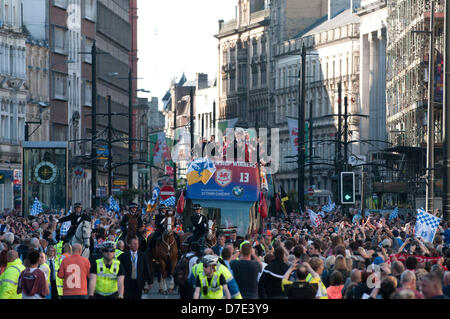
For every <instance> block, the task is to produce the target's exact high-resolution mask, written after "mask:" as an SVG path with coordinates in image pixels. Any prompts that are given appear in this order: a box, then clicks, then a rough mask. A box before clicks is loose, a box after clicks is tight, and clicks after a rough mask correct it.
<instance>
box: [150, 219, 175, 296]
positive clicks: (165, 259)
mask: <svg viewBox="0 0 450 319" xmlns="http://www.w3.org/2000/svg"><path fill="white" fill-rule="evenodd" d="M174 229H175V216H174V215H173V214H172V212H168V213H167V214H166V215H165V217H164V231H163V233H162V234H161V237H160V238H158V239H156V242H155V244H154V246H153V247H149V250H148V252H147V256H148V260H149V265H150V273H151V274H152V275H153V274H154V272H153V270H154V266H155V265H154V264H153V261H156V262H157V263H159V267H160V272H161V280H160V285H159V292H160V293H162V294H168V293H171V292H172V291H173V289H174V278H173V274H174V270H175V266H176V265H177V260H178V247H177V242H176V239H175V233H174ZM150 236H152V235H150ZM150 236H149V237H150ZM169 276H170V278H169V280H168V282H167V281H166V280H167V278H168V277H169Z"/></svg>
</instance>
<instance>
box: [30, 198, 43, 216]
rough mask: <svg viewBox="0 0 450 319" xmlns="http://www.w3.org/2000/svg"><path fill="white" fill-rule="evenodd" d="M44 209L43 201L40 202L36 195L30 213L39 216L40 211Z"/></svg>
mask: <svg viewBox="0 0 450 319" xmlns="http://www.w3.org/2000/svg"><path fill="white" fill-rule="evenodd" d="M43 211H44V210H43V209H42V205H41V202H39V200H38V198H37V197H35V198H34V203H33V206H32V207H31V212H30V215H31V216H37V215H39V214H40V213H42V212H43Z"/></svg>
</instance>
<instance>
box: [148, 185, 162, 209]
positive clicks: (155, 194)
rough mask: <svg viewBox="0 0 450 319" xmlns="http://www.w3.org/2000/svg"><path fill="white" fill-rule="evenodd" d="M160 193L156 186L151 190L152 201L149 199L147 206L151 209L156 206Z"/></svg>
mask: <svg viewBox="0 0 450 319" xmlns="http://www.w3.org/2000/svg"><path fill="white" fill-rule="evenodd" d="M160 192H161V189H160V188H159V187H158V186H155V188H153V192H152V199H150V201H149V204H150V205H151V206H152V207H153V206H155V204H156V201H157V200H158V198H159V194H160Z"/></svg>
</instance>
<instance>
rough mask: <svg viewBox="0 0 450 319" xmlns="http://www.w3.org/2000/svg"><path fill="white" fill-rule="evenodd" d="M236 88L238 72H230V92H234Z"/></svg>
mask: <svg viewBox="0 0 450 319" xmlns="http://www.w3.org/2000/svg"><path fill="white" fill-rule="evenodd" d="M235 90H236V72H235V71H231V72H230V92H234V91H235Z"/></svg>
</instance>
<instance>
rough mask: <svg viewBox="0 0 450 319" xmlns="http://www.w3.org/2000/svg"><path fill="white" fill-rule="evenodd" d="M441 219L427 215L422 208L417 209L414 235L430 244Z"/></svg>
mask: <svg viewBox="0 0 450 319" xmlns="http://www.w3.org/2000/svg"><path fill="white" fill-rule="evenodd" d="M440 222H441V219H440V218H438V217H436V216H434V215H431V214H429V213H427V212H426V211H425V210H424V209H423V208H419V209H417V215H416V227H415V228H414V235H416V237H421V238H423V239H424V240H425V241H427V242H430V243H432V242H433V239H434V235H435V234H436V230H437V228H438V226H439V223H440Z"/></svg>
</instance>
